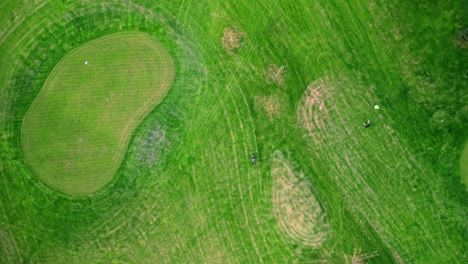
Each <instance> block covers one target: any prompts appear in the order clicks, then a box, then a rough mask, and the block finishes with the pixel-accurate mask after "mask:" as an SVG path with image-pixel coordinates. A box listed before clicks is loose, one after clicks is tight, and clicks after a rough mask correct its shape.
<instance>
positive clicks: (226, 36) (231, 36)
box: [221, 27, 245, 53]
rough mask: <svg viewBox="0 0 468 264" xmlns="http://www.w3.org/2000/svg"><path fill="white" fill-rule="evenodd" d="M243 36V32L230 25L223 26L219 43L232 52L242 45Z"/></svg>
mask: <svg viewBox="0 0 468 264" xmlns="http://www.w3.org/2000/svg"><path fill="white" fill-rule="evenodd" d="M244 36H245V33H244V32H241V31H239V30H236V29H233V28H230V27H227V28H224V30H223V37H222V38H221V44H222V45H223V48H224V49H225V50H226V51H227V52H228V53H232V52H234V51H235V50H237V49H239V48H240V47H241V46H242V41H243V39H244Z"/></svg>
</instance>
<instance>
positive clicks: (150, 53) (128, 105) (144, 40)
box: [21, 32, 174, 195]
mask: <svg viewBox="0 0 468 264" xmlns="http://www.w3.org/2000/svg"><path fill="white" fill-rule="evenodd" d="M173 79H174V64H173V61H172V58H171V56H170V55H169V53H168V52H167V51H166V50H165V48H164V47H163V46H162V45H161V44H160V43H159V42H158V41H157V40H156V39H155V38H153V37H152V36H150V35H148V34H145V33H140V32H125V33H117V34H112V35H107V36H104V37H101V38H98V39H95V40H93V41H90V42H87V43H85V44H83V45H81V46H79V47H77V48H76V49H74V50H72V51H71V52H70V53H68V54H67V55H66V56H65V57H64V58H62V59H61V60H60V61H59V63H58V64H57V65H56V66H55V67H54V69H53V70H52V72H51V73H50V75H49V76H48V77H47V80H46V81H45V83H44V86H43V87H42V89H41V90H40V92H39V93H38V95H37V97H36V98H35V100H34V101H33V102H32V104H31V106H30V108H29V109H28V111H27V113H26V115H25V117H24V120H23V124H22V129H21V144H22V148H23V152H24V157H25V159H26V162H27V163H28V164H29V165H30V167H31V168H32V169H33V171H34V172H35V174H36V175H37V177H39V178H40V179H41V180H42V181H43V182H45V183H46V184H47V185H49V186H51V187H53V188H55V189H57V190H59V191H61V192H64V193H66V194H70V195H87V194H91V193H93V192H95V191H97V190H98V189H100V188H102V187H103V186H104V185H105V184H107V183H108V182H109V181H110V180H111V179H112V177H113V175H114V174H115V172H116V171H117V169H118V168H119V166H120V164H121V162H122V160H123V157H124V154H125V151H126V148H127V145H128V142H129V140H130V138H131V135H132V133H133V131H134V130H135V128H136V127H137V126H138V124H139V123H140V122H141V121H142V120H143V118H144V117H145V116H146V115H147V114H148V113H149V112H150V111H151V110H152V109H154V108H155V107H156V105H158V104H159V103H160V102H161V101H162V99H163V98H164V97H165V95H166V94H167V92H168V91H169V89H170V87H171V84H172V81H173Z"/></svg>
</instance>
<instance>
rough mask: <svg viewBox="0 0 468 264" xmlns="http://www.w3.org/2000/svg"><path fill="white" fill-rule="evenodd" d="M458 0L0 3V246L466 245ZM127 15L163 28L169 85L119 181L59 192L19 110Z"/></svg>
mask: <svg viewBox="0 0 468 264" xmlns="http://www.w3.org/2000/svg"><path fill="white" fill-rule="evenodd" d="M460 6H462V1H461V0H447V1H436V2H434V1H427V2H415V1H403V0H376V1H344V0H332V1H330V0H317V1H306V0H297V1H278V0H271V1H266V0H260V1H255V2H252V1H232V0H226V1H209V2H208V1H193V0H185V1H179V0H174V1H149V0H132V1H105V2H103V1H100V0H98V1H91V0H83V1H76V0H63V1H62V0H41V1H32V2H30V3H28V4H24V3H23V2H22V1H13V0H7V1H2V2H1V3H0V17H1V19H0V61H2V62H7V63H2V67H0V159H1V160H2V162H0V211H1V213H0V262H1V263H346V262H347V261H348V262H352V261H355V262H367V263H374V264H382V263H463V262H464V260H465V259H466V253H465V247H464V245H465V239H464V233H463V232H462V230H464V227H465V222H466V221H465V216H464V211H465V207H466V202H465V201H467V199H466V187H465V186H463V185H462V184H461V183H460V177H461V175H460V162H461V161H460V157H461V153H462V150H463V146H464V144H465V141H466V131H467V124H468V122H466V116H467V111H468V108H467V107H466V105H467V104H466V102H467V95H466V87H467V86H468V85H467V80H468V79H467V73H466V69H465V68H466V67H464V62H465V61H466V60H467V58H466V56H467V54H466V49H464V48H461V47H460V46H459V45H457V43H456V41H455V39H456V36H457V34H458V32H460V31H461V30H462V29H463V28H465V27H466V25H465V22H464V21H465V15H464V14H463V11H462V9H461V8H459V7H460ZM233 25H236V26H233ZM128 31H133V32H135V31H137V32H144V33H146V34H149V35H151V36H153V37H155V38H157V39H158V40H159V41H160V42H161V43H162V44H163V45H164V47H165V48H166V49H167V51H168V53H169V54H170V56H171V57H172V58H173V61H174V69H175V72H176V74H175V76H176V77H175V79H174V82H173V85H172V88H171V90H170V92H169V93H168V94H167V96H166V97H165V99H164V101H163V102H161V103H160V104H159V105H158V107H156V108H154V110H152V111H151V112H149V113H148V115H146V117H145V118H144V119H143V120H142V121H141V123H140V122H138V123H137V124H136V127H135V129H134V130H133V132H132V133H131V136H130V139H129V141H128V147H127V148H126V152H125V153H124V157H123V161H122V162H121V163H120V166H119V168H118V169H117V171H116V172H115V175H114V176H113V177H112V179H111V180H110V183H109V184H106V185H105V186H103V187H102V188H101V189H99V190H98V191H96V192H95V193H93V194H92V195H88V196H81V197H71V196H69V195H64V194H62V193H59V192H57V191H56V190H54V189H53V188H50V187H49V186H47V185H45V184H44V183H43V181H41V180H39V179H38V178H37V177H36V176H35V174H34V172H33V171H32V170H31V169H30V167H29V165H28V164H27V162H26V161H25V159H24V158H23V150H22V148H21V138H20V135H21V134H20V131H21V124H22V122H23V119H24V117H25V115H26V113H27V111H28V109H29V107H30V106H31V104H32V103H33V101H34V100H35V98H36V96H37V95H38V94H39V93H40V90H41V88H42V87H43V86H44V84H45V82H46V80H47V79H48V77H49V75H50V73H51V72H52V70H53V69H54V67H56V65H57V63H59V61H60V60H61V59H62V58H63V57H64V56H66V55H67V54H69V53H70V52H71V51H72V50H74V49H75V48H77V47H80V46H81V45H83V44H85V43H87V42H89V41H92V40H95V39H99V38H101V37H103V36H106V35H110V34H112V33H119V32H128ZM224 35H225V36H224ZM221 39H223V40H224V43H223V41H222V40H221ZM129 41H130V40H129ZM223 45H224V46H223ZM146 52H147V51H142V53H145V54H146ZM109 56H110V55H109ZM110 58H111V59H110V60H111V61H112V60H113V59H114V58H113V56H110ZM86 60H87V61H89V64H88V66H91V65H93V64H92V63H93V62H92V59H86ZM115 60H116V61H117V60H119V56H117V55H115ZM83 61H84V60H83ZM272 64H273V65H275V66H271V65H272ZM283 65H284V66H286V65H287V71H286V72H284V73H280V74H278V72H281V71H279V70H280V69H281V66H283ZM79 66H85V65H84V64H83V63H80V65H79ZM136 68H138V67H136ZM133 70H134V69H133ZM129 71H130V72H132V69H129ZM137 72H138V71H136V72H134V73H135V74H137ZM127 73H128V72H127ZM104 74H105V72H103V75H104ZM277 74H278V75H277ZM275 75H276V76H275ZM274 77H276V79H275V78H274ZM116 83H118V82H117V80H116ZM116 85H117V84H116ZM57 87H60V85H59V86H57ZM122 92H125V91H122ZM128 98H129V99H130V96H128ZM278 102H279V104H277V103H278ZM123 103H128V107H133V105H132V104H131V103H130V102H126V100H124V102H123ZM265 103H267V104H265ZM371 104H379V105H380V109H379V110H374V109H372V107H371V106H370V105H371ZM278 105H279V106H278ZM266 106H267V107H266ZM93 107H94V106H93ZM266 109H270V112H271V113H277V112H280V114H278V115H271V118H270V117H269V116H268V112H267V110H266ZM278 109H280V110H278ZM80 111H84V110H80ZM80 111H70V112H69V113H70V114H71V115H73V114H78V113H79V112H80ZM121 118H122V119H124V120H129V117H128V116H125V115H124V114H122V115H121V116H119V117H118V119H119V120H120V119H121ZM272 119H273V121H272ZM368 119H370V120H371V127H369V128H367V129H366V128H364V127H363V126H362V123H363V122H364V121H366V120H368ZM442 120H443V122H442ZM78 126H80V125H79V124H77V127H78ZM85 134H86V133H85ZM252 152H255V153H256V156H257V159H256V160H257V165H252V164H251V161H250V153H252ZM277 153H282V155H283V157H282V158H281V159H280V158H279V156H278V155H277ZM46 162H47V163H48V164H51V163H52V162H51V161H46ZM296 179H297V180H296ZM280 183H284V184H280ZM285 186H291V187H290V188H289V187H288V188H285ZM317 204H319V205H320V210H318V208H317ZM288 207H289V208H291V209H292V211H291V210H289V211H288V209H287V208H288ZM318 211H320V212H321V215H323V218H320V217H319V215H318V214H316V213H317V212H318ZM283 216H284V217H287V220H285V218H283ZM320 219H321V220H320ZM318 220H320V221H322V222H324V223H325V224H326V226H327V227H326V229H323V230H322V229H320V228H321V227H324V225H318V224H317V223H319V222H320V221H318ZM291 224H292V225H291ZM320 232H322V233H323V234H326V235H325V236H324V237H323V239H322V240H320V239H317V240H316V238H319V237H320V236H319V235H318V234H321V233H320ZM315 241H317V242H318V243H316V244H314V242H315Z"/></svg>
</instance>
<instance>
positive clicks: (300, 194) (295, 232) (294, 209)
mask: <svg viewBox="0 0 468 264" xmlns="http://www.w3.org/2000/svg"><path fill="white" fill-rule="evenodd" d="M271 174H272V178H273V190H272V191H273V212H274V214H275V216H276V219H277V221H278V225H279V227H280V229H281V230H282V231H283V232H284V234H285V237H286V238H287V239H288V240H290V241H291V242H292V243H298V244H302V245H305V246H312V247H319V246H320V245H321V244H322V243H323V242H324V241H325V239H326V238H327V236H328V231H329V225H328V223H327V222H326V221H325V214H324V212H323V210H322V208H321V207H320V204H319V202H318V201H317V198H316V197H315V196H314V194H313V193H312V191H311V189H312V184H311V183H310V181H309V180H308V179H307V178H306V177H304V175H303V174H301V173H300V172H297V171H295V170H294V169H293V167H292V166H291V165H290V164H288V163H287V161H286V160H285V159H284V157H283V154H282V153H281V152H280V151H276V152H275V153H274V157H273V166H272V170H271Z"/></svg>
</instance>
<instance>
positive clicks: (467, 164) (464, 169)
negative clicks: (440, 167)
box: [460, 143, 468, 187]
mask: <svg viewBox="0 0 468 264" xmlns="http://www.w3.org/2000/svg"><path fill="white" fill-rule="evenodd" d="M460 174H461V176H462V182H463V184H465V186H466V187H468V143H465V147H464V148H463V152H462V154H461V157H460Z"/></svg>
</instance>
